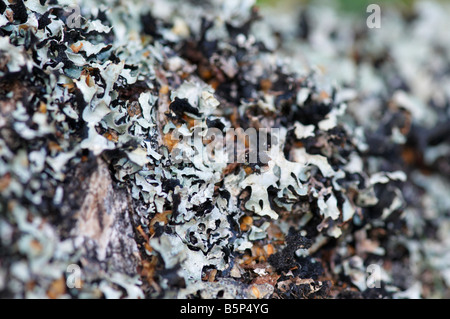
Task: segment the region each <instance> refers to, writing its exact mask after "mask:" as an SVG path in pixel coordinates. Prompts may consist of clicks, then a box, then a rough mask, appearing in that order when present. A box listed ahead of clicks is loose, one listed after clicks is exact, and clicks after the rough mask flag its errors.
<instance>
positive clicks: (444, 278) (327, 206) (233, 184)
mask: <svg viewBox="0 0 450 319" xmlns="http://www.w3.org/2000/svg"><path fill="white" fill-rule="evenodd" d="M298 9H301V10H298ZM77 10H80V11H79V12H78V11H77ZM442 10H448V6H444V5H435V4H432V3H428V4H426V3H419V4H418V5H417V7H416V11H414V12H413V13H414V14H415V15H414V16H412V17H410V18H409V19H408V16H407V14H412V13H411V12H410V13H403V15H402V13H400V11H389V15H388V18H387V19H386V21H388V22H387V25H383V28H382V29H379V30H368V29H367V28H365V26H364V25H359V24H358V23H359V22H360V21H359V20H358V19H354V18H352V19H347V20H344V19H340V17H341V16H340V15H339V13H338V12H337V11H336V9H333V8H330V7H315V6H308V7H304V8H303V7H302V8H296V10H292V12H293V11H295V16H294V15H293V14H292V13H290V14H288V13H286V12H283V13H279V15H278V14H270V12H269V14H266V12H265V11H264V10H259V9H258V8H257V7H256V6H254V3H253V1H219V0H217V1H216V0H211V1H207V2H205V3H202V5H201V6H200V5H198V4H197V3H196V1H162V0H161V1H159V0H156V1H152V2H150V3H148V2H147V1H129V2H120V3H118V2H115V1H107V0H104V1H87V0H86V1H79V2H78V3H77V5H75V6H74V5H73V3H71V2H66V1H62V0H61V1H45V0H44V1H38V0H27V1H22V0H15V1H13V2H11V3H7V2H5V1H3V0H0V13H1V15H0V192H1V194H0V212H1V215H0V240H1V246H0V247H1V251H0V256H1V259H0V296H2V297H18V298H21V297H27V298H33V297H50V298H64V297H73V298H78V297H81V298H83V297H84V298H99V297H106V298H120V297H129V298H191V297H201V298H221V297H224V298H336V297H337V298H361V297H364V298H381V297H388V298H392V297H394V298H395V297H418V296H422V297H431V296H445V294H446V293H448V288H439V287H447V286H448V285H449V284H450V276H449V269H450V262H449V261H448V260H449V251H448V248H447V247H448V245H446V243H448V241H449V239H450V238H449V237H448V232H446V230H447V229H448V227H449V225H450V224H449V218H448V211H449V209H450V203H449V201H448V198H447V196H446V195H447V193H448V187H447V186H448V183H449V180H448V178H449V172H450V169H449V166H448V159H449V147H448V134H447V133H448V132H449V130H448V127H449V125H448V124H449V121H450V120H449V118H450V111H449V107H448V105H450V104H449V103H448V101H449V98H450V96H449V94H450V93H449V92H448V90H446V83H448V78H449V77H448V54H449V52H450V50H449V47H448V45H447V42H448V41H447V42H445V41H444V40H446V36H447V35H446V33H445V32H444V31H443V32H432V34H431V36H429V37H428V36H426V35H424V34H422V33H424V32H426V31H423V30H424V29H426V30H428V24H429V23H434V24H436V25H439V23H441V24H442V25H443V26H446V25H448V22H447V21H446V19H445V15H442V14H441V13H440V12H441V11H442ZM78 13H79V15H80V16H78ZM281 16H282V17H285V19H282V20H283V22H280V17H281ZM383 21H384V20H383ZM355 25H357V26H358V27H357V28H355ZM392 30H394V31H395V32H394V31H392ZM433 30H434V29H433ZM440 30H444V29H443V28H441V29H440ZM411 39H413V42H412V43H413V44H411V45H410V44H408V43H406V42H405V41H406V40H411ZM414 41H416V42H414ZM417 43H419V44H420V45H417ZM411 46H412V47H413V48H416V49H417V50H416V49H414V50H416V51H415V52H411ZM419 48H420V49H419ZM239 128H240V129H242V130H241V131H239V132H246V130H249V129H255V130H256V132H262V131H263V130H265V129H273V131H271V132H272V133H271V134H270V135H269V139H268V141H267V150H265V151H264V152H261V154H259V156H258V157H257V160H256V161H250V160H249V158H250V154H249V152H251V151H252V150H251V149H250V147H249V146H248V145H247V144H245V146H246V147H245V148H244V150H243V154H239V152H237V153H238V154H236V155H237V156H239V155H242V156H243V157H242V158H244V160H243V161H237V160H234V161H226V160H219V157H220V155H219V154H218V153H217V154H215V155H216V160H211V158H208V156H209V155H210V154H207V152H208V148H207V147H206V146H207V145H208V144H209V143H211V139H208V138H206V136H207V134H208V131H210V130H212V129H214V130H215V132H221V133H223V134H224V136H225V135H226V133H227V132H230V131H231V130H236V129H239ZM174 136H177V137H179V138H175V137H174ZM240 137H242V136H238V138H240ZM228 142H229V143H231V142H230V141H229V140H228ZM232 143H234V140H233V141H232ZM261 156H266V158H267V159H268V160H267V161H263V160H262V159H261ZM213 157H214V156H213ZM213 159H214V158H213ZM69 265H77V266H78V267H79V269H80V270H81V279H82V286H81V287H68V286H67V285H66V281H67V280H68V279H70V278H71V273H70V272H68V268H67V267H68V266H69ZM373 266H377V267H379V268H377V271H378V272H377V274H379V275H380V278H379V280H378V282H377V283H378V284H379V285H377V287H371V286H370V285H369V286H368V280H367V279H368V276H369V275H370V273H369V272H368V269H369V270H370V269H373V268H370V267H373ZM369 277H370V276H369ZM67 282H68V281H67ZM437 283H438V284H437ZM446 291H447V292H446Z"/></svg>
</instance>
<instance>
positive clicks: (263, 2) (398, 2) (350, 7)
mask: <svg viewBox="0 0 450 319" xmlns="http://www.w3.org/2000/svg"><path fill="white" fill-rule="evenodd" d="M416 1H417V0H329V1H326V0H257V1H256V3H257V4H258V5H260V6H278V5H282V4H296V3H299V4H307V3H312V2H320V3H325V4H326V3H329V4H330V5H334V6H336V7H338V8H339V9H340V10H342V11H344V12H348V13H355V14H357V13H361V12H366V8H367V6H368V5H369V4H372V3H373V4H378V5H380V6H395V7H400V8H402V9H405V10H408V9H410V8H411V7H412V6H413V4H414V2H416Z"/></svg>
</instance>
